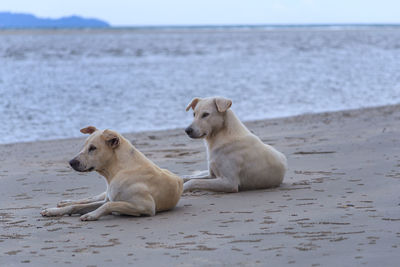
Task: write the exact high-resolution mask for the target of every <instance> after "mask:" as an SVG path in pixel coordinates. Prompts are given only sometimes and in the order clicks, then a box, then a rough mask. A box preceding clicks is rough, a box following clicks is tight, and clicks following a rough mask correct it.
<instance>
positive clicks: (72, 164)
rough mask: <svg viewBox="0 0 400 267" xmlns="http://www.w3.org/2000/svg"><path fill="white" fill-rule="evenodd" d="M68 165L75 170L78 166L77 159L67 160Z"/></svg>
mask: <svg viewBox="0 0 400 267" xmlns="http://www.w3.org/2000/svg"><path fill="white" fill-rule="evenodd" d="M69 165H71V167H72V168H73V169H74V170H76V168H78V166H79V161H78V160H76V159H71V160H70V161H69Z"/></svg>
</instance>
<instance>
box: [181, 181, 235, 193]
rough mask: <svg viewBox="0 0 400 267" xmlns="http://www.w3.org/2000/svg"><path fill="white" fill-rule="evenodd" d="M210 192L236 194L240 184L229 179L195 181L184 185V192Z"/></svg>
mask: <svg viewBox="0 0 400 267" xmlns="http://www.w3.org/2000/svg"><path fill="white" fill-rule="evenodd" d="M195 189H198V190H208V191H214V192H226V193H236V192H238V191H239V184H238V183H236V182H232V181H231V180H229V179H227V178H220V177H218V178H215V179H193V180H190V181H188V182H186V183H184V184H183V192H188V191H192V190H195Z"/></svg>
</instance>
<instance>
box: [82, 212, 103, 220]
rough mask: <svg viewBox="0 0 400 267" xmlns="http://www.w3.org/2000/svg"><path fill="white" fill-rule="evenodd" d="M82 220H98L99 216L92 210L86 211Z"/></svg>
mask: <svg viewBox="0 0 400 267" xmlns="http://www.w3.org/2000/svg"><path fill="white" fill-rule="evenodd" d="M80 219H81V221H97V220H98V219H99V218H98V217H97V216H95V215H94V214H93V213H92V212H89V213H86V214H84V215H82V216H81V218H80Z"/></svg>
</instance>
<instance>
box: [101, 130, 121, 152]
mask: <svg viewBox="0 0 400 267" xmlns="http://www.w3.org/2000/svg"><path fill="white" fill-rule="evenodd" d="M103 138H104V140H105V141H106V143H107V145H109V146H110V147H111V148H113V149H115V148H117V147H118V146H119V144H120V142H121V140H120V137H119V135H118V134H117V133H116V132H113V131H110V130H108V129H107V130H104V131H103Z"/></svg>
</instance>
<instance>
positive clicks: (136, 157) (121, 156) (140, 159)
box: [96, 138, 151, 184]
mask: <svg viewBox="0 0 400 267" xmlns="http://www.w3.org/2000/svg"><path fill="white" fill-rule="evenodd" d="M144 162H151V161H150V160H149V159H147V158H146V157H145V156H144V155H143V154H142V153H141V152H140V151H139V150H137V149H136V148H135V147H134V146H133V145H132V144H131V143H130V142H129V141H128V140H126V139H125V138H121V144H120V146H119V147H118V148H116V149H115V150H114V155H113V156H112V158H111V159H110V160H109V162H108V164H106V165H105V166H104V167H103V168H101V169H99V170H96V171H97V172H98V173H99V174H101V175H102V176H104V178H106V180H107V182H108V184H109V183H110V182H111V180H112V179H113V178H114V177H115V176H116V175H117V174H118V172H120V171H121V170H127V169H133V168H135V167H137V166H140V165H142V164H143V163H144Z"/></svg>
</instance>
